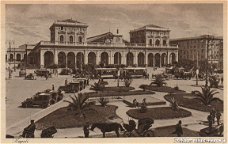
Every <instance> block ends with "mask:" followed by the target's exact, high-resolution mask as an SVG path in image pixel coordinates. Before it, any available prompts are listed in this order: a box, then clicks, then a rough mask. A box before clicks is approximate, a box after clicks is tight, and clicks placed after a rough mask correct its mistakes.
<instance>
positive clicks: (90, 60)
mask: <svg viewBox="0 0 228 144" xmlns="http://www.w3.org/2000/svg"><path fill="white" fill-rule="evenodd" d="M88 63H89V64H92V65H96V54H95V53H94V52H90V53H89V54H88Z"/></svg>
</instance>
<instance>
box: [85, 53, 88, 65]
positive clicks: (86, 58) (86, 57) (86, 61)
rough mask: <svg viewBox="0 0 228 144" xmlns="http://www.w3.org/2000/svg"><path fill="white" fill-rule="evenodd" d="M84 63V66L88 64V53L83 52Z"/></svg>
mask: <svg viewBox="0 0 228 144" xmlns="http://www.w3.org/2000/svg"><path fill="white" fill-rule="evenodd" d="M84 62H85V64H88V51H85V53H84Z"/></svg>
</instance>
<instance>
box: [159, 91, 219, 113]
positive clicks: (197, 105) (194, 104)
mask: <svg viewBox="0 0 228 144" xmlns="http://www.w3.org/2000/svg"><path fill="white" fill-rule="evenodd" d="M172 97H174V98H175V99H176V101H177V104H178V105H179V106H182V107H186V108H190V109H195V110H199V111H204V112H210V111H211V110H212V108H215V109H217V110H219V111H221V112H222V111H223V101H222V100H220V101H213V102H212V103H211V105H210V106H206V105H204V104H203V103H202V102H201V101H200V100H198V99H194V98H195V96H194V95H192V94H190V93H177V94H172V95H170V94H168V95H165V96H164V98H165V99H166V100H167V101H169V102H170V101H171V98H172Z"/></svg>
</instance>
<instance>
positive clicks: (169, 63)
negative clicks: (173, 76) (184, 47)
mask: <svg viewBox="0 0 228 144" xmlns="http://www.w3.org/2000/svg"><path fill="white" fill-rule="evenodd" d="M167 64H170V62H169V52H167Z"/></svg>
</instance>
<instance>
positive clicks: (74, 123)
mask: <svg viewBox="0 0 228 144" xmlns="http://www.w3.org/2000/svg"><path fill="white" fill-rule="evenodd" d="M89 108H90V109H94V110H95V111H96V112H95V111H92V110H88V111H86V113H85V116H86V118H85V119H84V118H83V117H80V116H79V114H76V112H75V111H71V110H68V107H64V108H60V109H58V110H56V111H54V112H52V113H50V114H48V115H47V116H45V117H43V118H42V119H40V120H38V121H37V122H36V127H37V129H44V128H47V127H50V126H55V127H56V128H59V129H63V128H73V127H81V126H83V125H84V124H85V123H90V124H91V123H96V122H106V121H107V119H109V118H114V117H117V115H116V109H117V108H118V107H117V106H113V105H108V106H106V107H101V106H98V105H92V106H90V107H89Z"/></svg>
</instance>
